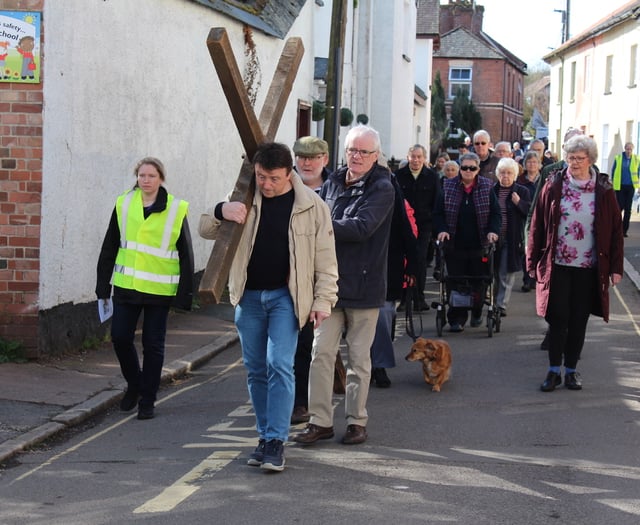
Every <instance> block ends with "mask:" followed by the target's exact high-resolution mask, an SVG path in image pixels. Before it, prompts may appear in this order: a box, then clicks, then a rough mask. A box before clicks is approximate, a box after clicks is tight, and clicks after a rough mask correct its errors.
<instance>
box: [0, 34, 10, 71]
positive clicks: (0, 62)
mask: <svg viewBox="0 0 640 525" xmlns="http://www.w3.org/2000/svg"><path fill="white" fill-rule="evenodd" d="M8 47H9V42H0V78H9V75H7V66H6V64H5V60H7V55H8V54H9V52H8V50H7V48H8Z"/></svg>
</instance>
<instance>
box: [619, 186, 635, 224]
mask: <svg viewBox="0 0 640 525" xmlns="http://www.w3.org/2000/svg"><path fill="white" fill-rule="evenodd" d="M635 192H636V190H635V188H634V187H633V185H631V184H627V185H624V186H620V189H619V190H618V191H616V199H617V200H618V206H620V211H622V233H624V234H626V233H627V232H628V231H629V222H630V221H631V206H632V205H633V194H634V193H635Z"/></svg>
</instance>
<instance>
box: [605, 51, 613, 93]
mask: <svg viewBox="0 0 640 525" xmlns="http://www.w3.org/2000/svg"><path fill="white" fill-rule="evenodd" d="M612 84H613V55H609V56H608V57H607V63H606V66H605V71H604V94H605V95H610V94H611V86H612Z"/></svg>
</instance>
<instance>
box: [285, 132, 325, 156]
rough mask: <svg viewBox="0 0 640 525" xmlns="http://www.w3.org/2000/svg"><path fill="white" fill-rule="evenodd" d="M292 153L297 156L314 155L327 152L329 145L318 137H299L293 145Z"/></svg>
mask: <svg viewBox="0 0 640 525" xmlns="http://www.w3.org/2000/svg"><path fill="white" fill-rule="evenodd" d="M293 153H294V154H296V155H298V156H299V157H314V156H315V155H320V154H321V153H329V145H328V144H327V143H326V142H325V141H324V140H322V139H319V138H318V137H300V138H299V139H298V140H296V143H295V144H294V145H293Z"/></svg>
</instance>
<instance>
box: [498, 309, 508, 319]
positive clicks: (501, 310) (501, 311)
mask: <svg viewBox="0 0 640 525" xmlns="http://www.w3.org/2000/svg"><path fill="white" fill-rule="evenodd" d="M498 313H499V314H500V317H507V309H506V308H502V307H501V306H498Z"/></svg>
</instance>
